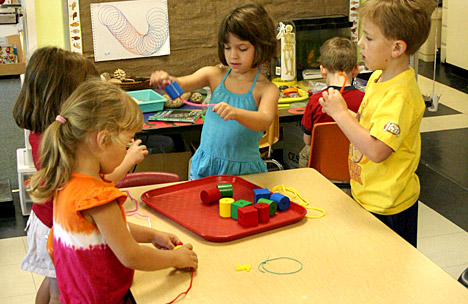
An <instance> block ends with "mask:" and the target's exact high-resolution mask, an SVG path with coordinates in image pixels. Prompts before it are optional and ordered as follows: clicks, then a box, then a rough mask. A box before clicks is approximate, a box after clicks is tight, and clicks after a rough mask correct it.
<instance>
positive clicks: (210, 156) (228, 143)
mask: <svg viewBox="0 0 468 304" xmlns="http://www.w3.org/2000/svg"><path fill="white" fill-rule="evenodd" d="M230 72H231V69H229V70H228V71H227V72H226V74H225V75H224V77H223V80H222V81H221V83H220V84H219V85H218V86H217V87H216V88H215V89H214V90H213V93H212V96H211V103H213V104H217V103H219V102H222V101H224V102H226V103H228V104H229V105H231V106H233V107H236V108H240V109H245V110H248V111H257V110H258V107H257V104H256V103H255V99H254V97H253V95H252V91H253V89H254V87H255V84H256V82H257V79H258V75H259V71H257V74H256V75H255V78H254V79H253V81H252V86H251V87H250V89H249V91H248V92H247V93H244V94H236V93H233V92H231V91H229V90H228V89H227V88H226V87H225V81H226V78H227V77H228V75H229V73H230ZM262 136H263V132H262V131H254V130H251V129H249V128H247V127H245V126H243V125H241V124H240V123H238V122H237V121H235V120H227V121H225V120H224V119H222V118H221V117H220V116H219V115H218V114H217V113H216V112H213V111H212V108H209V109H208V111H207V112H206V116H205V122H204V123H203V129H202V135H201V140H200V146H199V147H198V149H197V151H196V152H195V154H194V156H193V158H192V166H191V169H190V179H197V178H201V177H206V176H211V175H218V174H231V175H241V174H250V173H260V172H266V171H267V169H266V165H265V162H264V161H263V160H262V158H261V157H260V152H259V145H258V142H259V140H260V139H261V138H262Z"/></svg>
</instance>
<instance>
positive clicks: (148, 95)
mask: <svg viewBox="0 0 468 304" xmlns="http://www.w3.org/2000/svg"><path fill="white" fill-rule="evenodd" d="M127 93H128V95H130V96H132V97H133V98H135V99H137V100H138V102H137V104H138V105H139V106H140V109H141V111H142V112H143V113H149V112H157V111H161V110H162V109H164V103H165V102H166V101H167V99H166V98H165V97H163V96H161V95H160V94H158V93H156V92H155V91H153V90H151V89H146V90H137V91H131V92H127Z"/></svg>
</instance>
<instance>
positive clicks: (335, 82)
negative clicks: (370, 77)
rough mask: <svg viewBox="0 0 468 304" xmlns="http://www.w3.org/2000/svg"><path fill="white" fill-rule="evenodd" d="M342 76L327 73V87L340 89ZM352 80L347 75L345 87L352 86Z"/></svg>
mask: <svg viewBox="0 0 468 304" xmlns="http://www.w3.org/2000/svg"><path fill="white" fill-rule="evenodd" d="M343 80H344V78H343V76H341V75H340V74H338V73H328V74H327V79H326V83H327V86H328V87H330V86H333V87H342V86H343ZM352 81H353V78H352V77H350V75H348V78H347V79H346V86H350V85H351V84H352Z"/></svg>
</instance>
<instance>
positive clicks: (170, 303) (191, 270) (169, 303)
mask: <svg viewBox="0 0 468 304" xmlns="http://www.w3.org/2000/svg"><path fill="white" fill-rule="evenodd" d="M190 272H191V273H192V277H191V278H190V286H189V287H188V289H187V290H186V291H184V292H181V293H179V294H178V295H177V297H175V299H174V300H172V301H170V302H167V303H166V304H172V303H174V302H175V301H176V300H177V299H178V298H179V297H180V296H181V295H184V294H187V293H188V292H189V290H190V288H192V282H193V268H190Z"/></svg>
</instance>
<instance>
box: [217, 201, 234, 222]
mask: <svg viewBox="0 0 468 304" xmlns="http://www.w3.org/2000/svg"><path fill="white" fill-rule="evenodd" d="M232 203H234V199H233V198H231V197H223V198H221V199H220V200H219V216H220V217H228V218H230V217H231V205H232Z"/></svg>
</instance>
